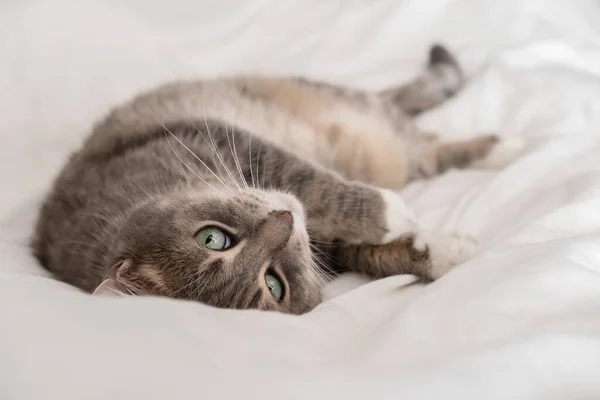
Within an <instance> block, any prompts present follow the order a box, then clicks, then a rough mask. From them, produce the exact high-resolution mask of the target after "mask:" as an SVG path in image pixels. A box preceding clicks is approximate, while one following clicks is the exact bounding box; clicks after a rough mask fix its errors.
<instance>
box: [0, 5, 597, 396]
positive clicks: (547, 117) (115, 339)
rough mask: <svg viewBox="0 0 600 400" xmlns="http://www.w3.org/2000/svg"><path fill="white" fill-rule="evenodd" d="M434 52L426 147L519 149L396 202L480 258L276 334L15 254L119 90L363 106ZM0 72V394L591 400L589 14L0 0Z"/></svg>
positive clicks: (336, 291)
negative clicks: (473, 245)
mask: <svg viewBox="0 0 600 400" xmlns="http://www.w3.org/2000/svg"><path fill="white" fill-rule="evenodd" d="M433 41H442V42H444V43H446V44H448V45H449V46H450V47H451V48H452V49H454V50H455V51H456V52H457V53H458V54H459V56H460V59H461V61H462V62H463V63H464V64H465V66H466V69H467V72H468V74H469V76H470V77H471V83H470V84H469V85H468V87H467V88H466V89H465V90H464V91H463V92H462V93H461V94H460V96H458V97H457V98H456V99H455V100H453V101H451V102H449V103H447V104H446V105H444V106H443V107H441V108H439V109H437V110H435V111H434V112H431V113H429V114H427V115H425V116H423V117H422V118H421V119H420V121H419V123H420V124H421V125H422V126H423V128H427V129H434V130H437V131H440V132H443V133H444V134H445V135H447V136H449V137H451V136H460V135H468V134H471V133H475V132H482V131H488V130H489V131H495V132H499V133H500V134H502V135H507V136H513V135H514V136H523V137H526V138H527V139H528V140H529V142H530V143H531V148H530V150H529V152H528V153H527V154H526V155H525V156H524V157H523V158H522V159H521V160H519V161H518V162H516V163H514V164H513V165H511V166H510V167H509V168H507V169H506V170H504V171H501V172H476V171H470V172H450V173H448V174H446V175H444V176H442V177H440V178H439V179H435V180H432V181H429V182H422V183H415V184H413V185H411V186H409V187H408V188H406V190H404V192H403V193H404V195H405V196H406V198H407V199H408V200H409V201H410V203H411V204H412V205H413V206H414V207H415V209H416V210H417V213H418V215H419V216H420V218H422V221H423V222H424V224H425V225H426V226H427V227H428V228H430V229H444V230H452V229H461V230H464V231H468V232H471V233H472V234H474V235H475V236H477V237H478V238H480V240H481V241H482V243H483V245H484V249H483V251H482V253H481V254H480V255H479V256H477V257H476V258H475V259H473V260H472V261H470V262H468V263H466V264H464V265H462V266H460V267H459V268H457V269H456V270H454V271H453V272H451V273H450V274H449V275H447V276H446V277H444V278H443V279H441V280H439V281H438V282H436V283H434V284H432V285H430V286H427V287H423V286H420V285H410V283H411V282H412V281H413V279H412V278H411V277H410V276H399V277H394V278H389V279H385V280H381V281H377V282H373V283H369V284H366V285H363V286H360V284H361V283H364V280H363V279H362V278H360V277H357V276H346V277H344V278H341V279H340V280H338V281H337V282H335V283H334V284H332V285H331V287H330V288H329V289H328V293H329V297H331V299H330V300H329V301H327V302H325V303H324V304H322V305H321V306H320V307H319V308H317V309H316V310H315V311H314V312H312V313H310V314H308V315H304V316H301V317H293V316H286V315H279V314H271V313H260V312H240V311H227V310H215V309H212V308H209V307H206V306H203V305H200V304H192V303H184V302H176V301H170V300H166V299H151V298H138V299H136V298H131V299H110V298H92V297H90V296H87V295H84V294H82V293H80V292H79V291H77V290H76V289H74V288H71V287H69V286H67V285H65V284H63V283H60V282H57V281H55V280H53V279H51V278H50V277H49V276H48V274H47V273H46V272H44V271H43V270H42V269H41V268H40V267H39V266H38V265H37V264H36V262H35V260H34V259H33V258H32V256H31V255H30V254H29V251H28V249H27V246H26V245H27V238H28V236H29V235H30V232H31V228H32V224H33V221H34V219H35V214H36V208H37V207H38V206H39V202H40V200H41V198H42V196H43V194H44V193H45V191H46V190H47V189H48V185H49V183H50V181H51V178H52V176H53V175H54V174H55V173H56V172H57V171H58V168H59V167H60V166H61V164H62V163H63V162H64V161H65V157H66V156H67V154H68V153H69V152H70V151H72V150H73V149H74V148H75V147H76V146H77V145H78V144H79V143H80V141H81V140H82V137H83V136H84V135H85V134H86V132H87V131H88V130H89V127H90V125H91V123H92V122H93V121H94V120H95V119H97V118H99V117H100V116H101V115H102V114H103V113H105V112H106V110H107V108H108V107H109V106H110V105H112V104H114V103H116V102H118V101H122V100H124V99H126V98H128V97H130V96H131V95H132V94H134V93H135V92H137V91H138V90H140V89H143V88H147V87H150V86H152V85H155V84H158V83H161V82H164V81H165V80H169V79H174V78H183V77H198V76H209V75H214V74H226V73H234V72H241V71H244V72H248V71H256V72H261V73H271V72H272V73H278V74H284V73H295V74H304V75H309V76H313V77H317V78H322V79H328V80H331V81H334V82H341V83H347V84H351V85H356V86H361V87H369V88H376V87H383V86H385V85H387V84H392V83H397V82H398V81H400V80H406V79H408V78H409V77H410V76H411V75H412V74H415V73H416V72H417V71H418V70H419V69H420V67H421V64H422V63H423V61H424V58H425V51H426V48H427V46H428V45H429V44H430V43H431V42H433ZM0 60H1V62H0V120H1V121H2V123H1V125H0V133H1V135H2V136H1V138H0V144H1V146H0V187H1V188H2V196H1V198H0V206H1V207H0V398H1V399H6V400H8V399H41V398H44V399H62V400H67V399H119V398H124V399H125V398H126V399H134V398H140V399H142V398H143V399H155V398H156V399H158V398H169V399H175V398H203V399H213V398H237V397H242V398H245V399H253V398H257V399H258V398H260V399H271V398H272V399H281V398H298V399H306V398H347V399H350V398H370V399H376V398H377V399H378V398H382V399H393V398H408V399H440V398H444V399H454V398H456V399H458V398H460V399H465V398H469V399H483V398H486V399H493V398H498V399H509V398H510V399H533V398H535V399H539V398H544V399H566V398H569V399H584V398H585V399H598V398H600V378H599V377H600V207H599V206H600V135H599V134H598V127H599V126H600V5H599V4H598V3H597V2H594V1H582V0H578V1H574V0H572V1H569V2H566V1H562V0H552V1H551V0H545V1H541V0H540V1H535V0H531V1H519V0H505V1H503V2H498V1H494V0H453V1H443V0H429V1H408V0H407V1H392V0H379V1H356V0H355V1H341V0H338V1H328V2H322V1H318V0H310V1H308V0H305V1H302V2H301V1H297V2H278V1H264V0H249V1H243V0H230V1H228V2H209V1H192V0H187V1H179V2H164V1H159V0H154V1H142V0H127V1H116V0H115V1H109V0H104V1H96V2H79V1H75V0H70V1H67V0H64V1H61V2H57V1H31V0H27V1H25V0H23V1H15V0H13V1H7V0H5V1H4V2H3V3H2V4H1V5H0ZM357 286H360V287H358V288H357V289H354V290H351V289H352V288H354V287H357ZM344 292H345V293H344ZM341 293H343V294H341Z"/></svg>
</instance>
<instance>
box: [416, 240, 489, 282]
mask: <svg viewBox="0 0 600 400" xmlns="http://www.w3.org/2000/svg"><path fill="white" fill-rule="evenodd" d="M414 246H415V248H416V249H418V248H419V247H421V248H422V249H426V248H427V249H428V250H429V260H430V269H429V271H428V272H429V277H430V278H431V279H433V280H435V279H438V278H440V277H441V276H443V275H445V274H446V273H447V272H448V271H450V270H451V269H452V268H454V267H455V266H457V265H459V264H461V263H463V262H465V261H467V260H469V259H470V258H472V257H473V256H474V255H475V254H477V252H478V251H479V243H478V242H477V241H476V240H475V239H474V238H473V237H472V236H470V235H466V234H461V233H453V234H447V235H444V234H431V235H421V236H418V237H417V238H415V242H414Z"/></svg>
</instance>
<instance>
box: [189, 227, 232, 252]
mask: <svg viewBox="0 0 600 400" xmlns="http://www.w3.org/2000/svg"><path fill="white" fill-rule="evenodd" d="M196 242H198V244H199V245H201V246H204V247H206V248H207V249H211V250H226V249H228V248H230V247H231V238H230V237H229V236H228V235H227V234H226V233H225V232H223V231H222V230H221V229H219V228H214V227H210V228H205V229H202V230H201V231H200V232H198V233H197V234H196Z"/></svg>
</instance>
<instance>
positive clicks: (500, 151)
mask: <svg viewBox="0 0 600 400" xmlns="http://www.w3.org/2000/svg"><path fill="white" fill-rule="evenodd" d="M526 149H527V141H526V140H525V139H524V138H522V137H504V138H499V140H498V141H497V142H496V144H495V145H494V147H492V148H491V150H490V151H489V152H488V154H487V155H486V156H485V157H483V158H482V159H481V160H478V161H475V162H474V163H473V167H475V168H481V169H500V168H504V167H506V166H507V165H509V164H510V163H512V162H513V161H515V160H516V159H517V158H519V157H521V156H522V155H523V153H525V150H526Z"/></svg>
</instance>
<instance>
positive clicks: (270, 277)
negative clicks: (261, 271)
mask: <svg viewBox="0 0 600 400" xmlns="http://www.w3.org/2000/svg"><path fill="white" fill-rule="evenodd" d="M265 283H266V284H267V287H268V288H269V292H271V296H273V297H274V298H275V299H276V300H277V301H279V300H281V299H282V298H283V294H284V289H283V283H282V282H281V279H279V277H278V276H277V275H276V274H275V273H274V272H272V271H271V270H268V271H267V272H266V273H265Z"/></svg>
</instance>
